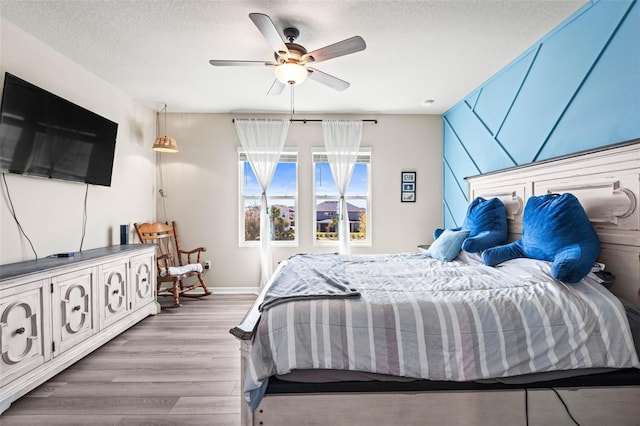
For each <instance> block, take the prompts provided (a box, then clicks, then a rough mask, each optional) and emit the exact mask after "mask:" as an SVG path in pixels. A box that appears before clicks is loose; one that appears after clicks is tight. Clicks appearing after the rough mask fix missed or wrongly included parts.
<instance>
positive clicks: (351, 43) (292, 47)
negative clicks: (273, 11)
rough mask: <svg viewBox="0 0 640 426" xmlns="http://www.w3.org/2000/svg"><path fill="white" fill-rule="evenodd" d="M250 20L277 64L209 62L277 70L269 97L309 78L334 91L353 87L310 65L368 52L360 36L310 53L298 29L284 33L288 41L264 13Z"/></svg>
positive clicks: (252, 14) (263, 62)
mask: <svg viewBox="0 0 640 426" xmlns="http://www.w3.org/2000/svg"><path fill="white" fill-rule="evenodd" d="M249 18H250V19H251V20H252V21H253V23H254V24H255V25H256V27H258V30H260V32H261V33H262V35H263V36H264V38H265V39H266V40H267V42H268V43H269V45H270V46H271V47H272V48H273V50H274V51H275V53H274V57H275V61H274V62H271V61H266V62H265V61H232V60H219V59H212V60H210V61H209V63H210V64H211V65H214V66H253V65H259V66H270V67H275V74H276V80H275V81H274V82H273V84H272V85H271V88H270V89H269V92H268V94H269V95H279V94H280V93H282V91H283V90H284V87H285V85H286V84H291V85H294V84H298V83H302V82H303V81H304V80H305V79H306V78H307V77H309V78H310V79H312V80H315V81H317V82H318V83H321V84H324V85H326V86H329V87H331V88H332V89H335V90H338V91H343V90H346V89H347V88H348V87H349V83H348V82H346V81H344V80H341V79H339V78H337V77H334V76H332V75H330V74H327V73H324V72H322V71H320V70H317V69H315V68H311V67H310V66H309V64H312V63H315V62H321V61H326V60H328V59H333V58H337V57H339V56H344V55H349V54H351V53H356V52H360V51H361V50H364V49H366V47H367V45H366V43H365V42H364V40H363V39H362V37H360V36H354V37H351V38H348V39H346V40H342V41H339V42H337V43H334V44H331V45H329V46H325V47H322V48H320V49H317V50H314V51H312V52H307V49H305V48H304V47H303V46H301V45H299V44H297V43H294V41H295V40H296V38H298V36H299V35H300V32H299V31H298V30H297V29H296V28H285V29H284V31H283V33H284V36H285V38H286V40H287V41H285V40H284V39H283V38H282V37H281V36H280V34H279V33H278V30H277V29H276V27H275V25H274V24H273V21H271V18H269V16H267V15H265V14H263V13H250V14H249Z"/></svg>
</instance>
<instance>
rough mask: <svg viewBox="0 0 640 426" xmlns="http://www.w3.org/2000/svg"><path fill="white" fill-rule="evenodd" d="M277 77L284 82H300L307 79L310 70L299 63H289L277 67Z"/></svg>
mask: <svg viewBox="0 0 640 426" xmlns="http://www.w3.org/2000/svg"><path fill="white" fill-rule="evenodd" d="M275 73H276V78H277V79H278V80H280V81H281V82H282V83H284V84H298V83H302V82H303V81H305V80H306V79H307V75H308V74H309V72H308V71H307V69H306V68H305V67H303V66H302V65H298V64H293V63H288V64H282V65H278V66H277V67H276V71H275Z"/></svg>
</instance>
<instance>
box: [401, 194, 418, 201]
mask: <svg viewBox="0 0 640 426" xmlns="http://www.w3.org/2000/svg"><path fill="white" fill-rule="evenodd" d="M415 201H416V193H415V192H403V193H402V202H403V203H415Z"/></svg>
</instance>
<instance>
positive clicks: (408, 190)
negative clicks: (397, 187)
mask: <svg viewBox="0 0 640 426" xmlns="http://www.w3.org/2000/svg"><path fill="white" fill-rule="evenodd" d="M401 185H402V186H401V192H400V194H401V195H400V201H402V202H403V203H415V202H416V172H402V182H401Z"/></svg>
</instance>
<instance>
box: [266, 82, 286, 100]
mask: <svg viewBox="0 0 640 426" xmlns="http://www.w3.org/2000/svg"><path fill="white" fill-rule="evenodd" d="M283 90H284V83H283V82H281V81H280V80H278V79H277V78H276V80H275V81H274V82H273V84H272V85H271V88H270V89H269V91H268V92H267V95H270V96H277V95H279V94H281V93H282V91H283Z"/></svg>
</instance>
